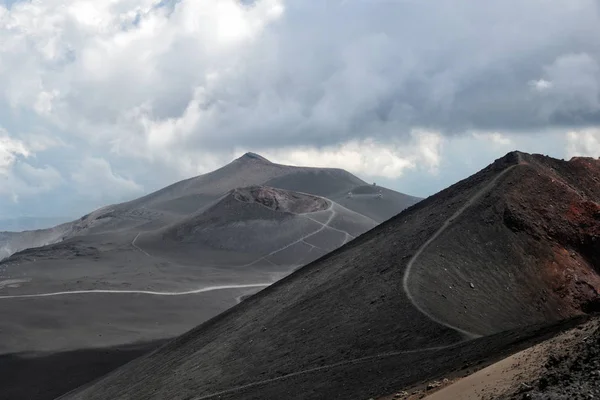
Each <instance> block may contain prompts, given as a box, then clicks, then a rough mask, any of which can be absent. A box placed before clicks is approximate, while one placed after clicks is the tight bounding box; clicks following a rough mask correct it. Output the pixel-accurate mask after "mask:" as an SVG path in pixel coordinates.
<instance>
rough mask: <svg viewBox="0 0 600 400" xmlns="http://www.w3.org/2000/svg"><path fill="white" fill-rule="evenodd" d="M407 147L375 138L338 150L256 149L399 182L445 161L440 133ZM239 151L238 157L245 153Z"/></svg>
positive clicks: (423, 135) (415, 138)
mask: <svg viewBox="0 0 600 400" xmlns="http://www.w3.org/2000/svg"><path fill="white" fill-rule="evenodd" d="M411 137H412V139H411V140H410V141H409V142H406V143H389V142H385V143H381V142H377V141H376V140H375V139H373V138H367V139H364V140H360V141H358V140H352V141H349V142H345V143H342V144H340V145H336V146H326V147H322V148H316V147H293V148H277V149H269V148H263V149H258V150H257V149H254V150H255V151H258V152H260V153H261V154H263V155H264V156H265V157H267V158H268V159H270V160H271V161H273V162H277V163H280V164H288V165H298V166H304V165H310V166H318V167H328V168H342V169H345V170H347V171H350V172H353V173H356V174H359V175H361V176H367V177H383V178H391V179H393V178H398V177H401V176H402V175H403V174H405V173H406V172H407V171H413V170H417V169H421V170H423V171H428V173H433V174H435V173H436V172H437V168H438V166H439V164H440V160H441V145H442V141H443V138H442V136H441V135H440V134H439V133H436V132H427V131H423V130H416V131H414V132H413V133H412V135H411ZM244 152H245V150H238V151H237V153H236V156H239V155H241V154H242V153H244Z"/></svg>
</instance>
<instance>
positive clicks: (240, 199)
mask: <svg viewBox="0 0 600 400" xmlns="http://www.w3.org/2000/svg"><path fill="white" fill-rule="evenodd" d="M307 177H308V178H307ZM274 179H281V180H284V181H285V182H286V185H287V186H288V187H289V189H287V188H277V187H274V183H273V180H274ZM311 179H313V180H314V185H312V186H311V185H310V182H311ZM363 185H366V183H365V182H364V181H362V180H360V179H358V178H357V177H355V176H354V175H352V174H350V173H348V172H346V171H343V170H338V169H323V168H304V167H290V166H285V165H279V164H275V163H271V162H269V161H268V160H266V159H264V158H262V157H260V156H257V155H255V154H246V155H244V156H242V157H240V158H239V159H237V160H235V161H233V162H232V163H230V164H228V165H226V166H224V167H223V168H220V169H218V170H216V171H214V172H211V173H208V174H205V175H202V176H199V177H195V178H191V179H188V180H185V181H182V182H178V183H176V184H173V185H171V186H169V187H166V188H164V189H162V190H159V191H157V192H155V193H151V194H149V195H147V196H144V197H142V198H140V199H137V200H133V201H130V202H127V203H123V204H116V205H111V206H107V207H103V208H101V209H99V210H96V211H94V212H92V213H90V214H88V215H86V216H84V217H82V218H80V219H79V220H76V221H73V222H71V223H67V224H63V225H60V226H58V227H56V228H54V229H50V230H40V231H34V232H24V233H18V234H13V233H7V234H3V235H1V236H2V237H3V238H4V239H5V240H4V242H3V244H4V245H5V246H6V247H7V252H8V253H13V252H15V251H17V250H21V251H18V252H16V253H15V254H12V256H10V257H8V258H6V259H4V260H2V261H1V262H0V309H1V310H2V315H3V318H2V320H1V321H0V355H7V354H10V355H11V356H10V357H8V358H5V359H6V360H9V361H10V362H11V363H13V366H12V367H10V366H7V367H6V368H12V371H13V375H20V374H25V375H27V365H28V362H31V363H33V364H32V365H39V363H41V365H47V364H46V363H44V362H43V360H42V359H40V357H42V356H38V354H37V352H43V354H44V355H43V357H52V355H53V354H57V353H60V352H66V351H73V350H82V351H85V350H86V349H90V348H107V349H108V348H119V347H120V346H123V345H128V344H131V343H137V342H153V341H156V340H162V339H166V338H173V337H175V336H177V335H179V334H181V333H183V332H185V331H187V330H189V329H191V328H192V327H194V326H195V325H197V324H198V323H201V322H203V321H205V320H207V319H208V318H210V317H212V316H214V315H217V314H218V313H220V312H222V311H224V310H226V309H228V308H229V307H231V306H233V305H235V304H237V303H238V302H239V301H241V299H243V298H246V297H248V296H249V295H251V294H253V293H255V292H256V291H258V290H260V288H262V287H264V286H266V285H269V284H271V283H273V282H275V281H277V280H278V279H280V278H281V277H283V276H285V275H287V274H289V273H290V272H291V271H293V270H294V269H296V268H298V267H300V266H301V265H303V264H306V263H308V262H310V261H312V260H314V259H317V258H319V257H320V256H322V255H324V254H326V253H327V252H329V251H331V250H334V249H336V248H337V247H339V246H341V245H343V244H344V243H346V242H348V241H350V240H352V239H354V237H356V236H359V235H360V234H362V233H364V232H365V231H367V230H369V229H371V228H372V227H374V226H376V225H377V224H378V223H379V222H381V221H382V219H377V217H376V216H377V212H376V211H373V213H371V214H370V215H371V216H370V217H367V216H364V215H362V214H361V213H359V212H356V210H352V209H351V208H348V207H344V206H342V205H340V204H338V203H337V202H336V201H335V200H332V199H331V198H329V197H324V196H329V195H331V196H332V197H333V196H334V195H335V194H337V193H338V192H340V193H347V192H349V191H352V190H353V188H355V187H358V186H363ZM292 189H294V190H292ZM300 189H301V190H300ZM301 192H302V193H301ZM394 193H395V192H394ZM397 195H398V196H400V197H399V198H401V199H404V198H403V197H402V196H401V195H400V194H397ZM407 198H408V197H407ZM408 199H409V200H408V201H406V202H405V201H404V200H402V201H397V202H395V203H394V204H395V206H396V207H397V209H396V210H397V212H400V211H401V210H402V209H404V208H405V207H407V206H408V205H410V204H412V203H413V202H414V201H416V199H414V198H408ZM381 200H382V199H375V198H374V199H371V207H370V208H372V209H373V210H377V208H378V205H379V204H380V201H381ZM384 200H386V199H384ZM0 240H2V238H0ZM40 245H43V246H42V247H35V246H40ZM247 285H253V286H251V287H247ZM256 285H260V286H256ZM223 286H225V287H226V288H224V287H223ZM214 287H217V288H219V287H220V289H217V290H212V291H207V292H202V293H195V292H194V291H197V290H202V289H210V288H214ZM74 291H79V292H81V293H78V294H73V293H72V292H74ZM89 291H94V292H89ZM102 291H112V292H109V293H106V292H102ZM190 292H192V293H190ZM182 293H183V294H182ZM185 293H188V294H185ZM40 295H43V296H42V297H35V296H40ZM45 295H50V296H45ZM19 296H21V297H19ZM23 296H26V297H23ZM32 353H36V354H32ZM59 358H60V357H59ZM126 358H127V357H117V358H116V360H118V362H125V361H127V360H126ZM15 360H21V361H23V360H25V361H26V362H25V361H23V362H17V361H15ZM36 360H37V361H36ZM6 362H8V361H6ZM36 363H37V364H36ZM111 365H113V366H114V364H111ZM69 368H72V369H76V370H77V371H74V372H77V373H74V374H73V376H77V377H86V378H85V379H90V378H95V377H96V376H95V375H94V371H91V370H90V371H88V373H79V371H80V370H82V369H84V368H83V367H82V366H81V364H77V365H75V364H72V365H71V366H70V367H67V366H66V365H65V366H64V371H65V373H66V374H67V373H68V370H69ZM28 379H29V381H30V382H31V385H33V386H36V387H38V388H39V393H50V392H53V391H52V390H50V391H46V390H45V389H44V385H48V384H50V383H51V382H50V381H49V380H44V379H42V378H41V375H36V377H30V378H28ZM81 379H83V378H81ZM14 381H15V382H17V381H19V380H14ZM84 382H86V380H79V381H77V382H75V380H74V381H73V382H72V384H73V385H75V386H78V385H79V384H82V383H84ZM17 389H18V388H17ZM55 389H56V388H55ZM11 393H14V392H11ZM53 393H56V391H54V392H53ZM7 396H8V398H10V396H9V395H7V394H6V392H4V391H3V388H2V387H1V385H0V399H4V398H7ZM24 396H25V394H24ZM40 396H41V397H39V399H45V398H47V397H43V396H42V395H40ZM25 397H26V396H25ZM26 398H27V397H26Z"/></svg>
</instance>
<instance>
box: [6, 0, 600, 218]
mask: <svg viewBox="0 0 600 400" xmlns="http://www.w3.org/2000/svg"><path fill="white" fill-rule="evenodd" d="M513 149H520V150H523V151H527V152H537V153H544V154H549V155H552V156H555V157H558V158H566V159H568V158H570V157H571V156H574V155H587V156H594V157H598V156H600V2H599V1H598V0H569V1H565V0H560V1H559V0H526V1H523V0H503V1H473V0H179V1H174V0H161V1H157V0H105V1H97V0H70V1H69V0H30V1H23V0H17V1H15V0H0V218H9V217H15V216H21V215H31V216H78V215H81V214H83V213H85V212H87V211H90V210H91V209H94V208H96V207H99V206H101V205H104V204H107V203H112V202H117V201H121V200H125V199H130V198H134V197H137V196H139V195H142V194H144V193H146V192H149V191H152V190H155V189H158V188H160V187H162V186H165V185H167V184H169V183H172V182H174V181H176V180H180V179H183V178H187V177H190V176H193V175H197V174H200V173H204V172H208V171H210V170H213V169H215V168H217V167H219V166H221V165H223V164H225V163H227V162H229V161H231V160H232V159H233V158H235V157H237V156H239V155H241V154H242V153H244V152H246V151H254V152H257V153H259V154H262V155H263V156H265V157H267V158H269V159H271V160H272V161H276V162H281V163H290V164H297V165H312V166H331V167H341V168H345V169H347V170H349V171H351V172H353V173H355V174H357V175H358V176H360V177H362V178H363V179H366V180H369V181H377V182H378V183H381V184H385V185H387V186H388V187H391V188H394V189H396V190H400V191H402V192H406V193H409V194H414V195H419V196H426V195H429V194H432V193H434V192H436V191H438V190H439V189H442V188H443V187H446V186H448V185H449V184H451V183H453V182H454V181H456V180H458V179H461V178H463V177H465V176H466V175H469V174H471V173H473V172H475V171H476V170H478V169H480V168H482V167H484V166H485V165H487V164H488V163H489V162H491V161H492V160H493V159H495V158H497V157H499V156H501V155H503V154H505V153H507V152H508V151H511V150H513Z"/></svg>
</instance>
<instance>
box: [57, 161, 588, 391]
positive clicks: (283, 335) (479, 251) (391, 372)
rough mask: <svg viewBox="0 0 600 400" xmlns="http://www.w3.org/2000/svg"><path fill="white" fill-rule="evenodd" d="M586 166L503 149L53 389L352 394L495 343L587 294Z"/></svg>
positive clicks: (485, 351) (445, 366)
mask: <svg viewBox="0 0 600 400" xmlns="http://www.w3.org/2000/svg"><path fill="white" fill-rule="evenodd" d="M598 176H600V161H598V160H592V159H575V160H572V161H570V162H563V161H558V160H552V159H549V158H546V157H542V156H530V155H526V154H522V153H517V152H513V153H510V154H508V155H507V156H505V157H503V158H502V159H499V160H497V161H496V162H495V163H493V164H492V165H490V166H488V167H487V168H485V169H484V170H482V171H481V172H479V173H477V174H475V175H474V176H472V177H470V178H468V179H466V180H464V181H461V182H459V183H457V184H455V185H453V186H452V187H450V188H448V189H446V190H444V191H442V192H440V193H438V194H437V195H435V196H432V197H430V198H428V199H426V200H424V201H422V202H420V203H418V204H417V205H415V206H413V207H411V208H409V209H407V210H405V211H404V212H402V213H401V214H399V215H398V216H396V217H394V218H392V219H391V220H389V221H387V222H386V223H384V224H382V225H380V226H378V227H377V228H375V229H373V230H371V231H369V232H368V233H366V234H364V235H362V236H361V237H359V238H358V239H357V240H354V241H352V242H351V243H349V244H347V245H345V246H343V247H342V248H340V249H338V250H336V251H334V252H332V253H329V254H328V255H326V256H325V257H322V258H321V259H319V260H317V261H315V262H313V263H311V264H310V265H307V266H305V267H303V268H301V269H300V270H298V271H296V272H295V273H293V274H292V275H290V276H288V277H286V278H284V279H282V280H281V281H279V282H278V283H276V284H274V285H272V286H270V287H268V288H266V289H264V290H262V291H261V292H259V293H258V294H256V295H254V296H252V297H251V298H249V299H248V300H246V301H244V302H243V303H241V304H239V305H238V306H236V307H234V308H232V309H230V310H228V311H227V312H225V313H223V314H221V315H219V316H218V317H215V318H213V319H212V320H210V321H208V322H206V323H204V324H202V325H200V326H199V327H197V328H195V329H194V330H192V331H190V332H188V333H186V334H185V335H183V336H181V337H180V338H178V339H177V340H174V341H172V342H171V343H169V344H168V345H167V346H165V347H163V348H161V349H159V350H158V351H156V352H154V353H152V354H150V355H148V356H144V357H142V358H140V359H138V360H136V361H134V362H132V363H130V364H129V365H127V366H125V367H123V368H121V369H119V370H117V371H115V372H113V373H112V374H110V375H108V376H107V377H105V378H104V379H102V380H100V381H98V382H96V383H94V384H92V385H90V386H88V387H85V388H82V389H81V390H79V391H76V392H73V393H71V394H69V395H67V396H65V397H64V398H65V399H125V398H127V399H162V398H171V399H195V400H202V399H216V398H219V399H280V398H287V399H322V398H331V399H355V398H368V397H370V396H374V395H377V394H386V392H385V391H386V390H388V389H389V390H397V389H398V388H402V387H406V386H409V385H411V384H414V383H416V382H418V381H419V380H422V379H427V378H430V377H432V376H435V375H439V374H442V373H444V372H445V371H448V370H451V369H456V368H457V367H459V366H460V365H461V364H462V363H470V362H474V361H476V360H478V359H482V357H483V358H485V357H490V356H493V355H494V354H496V355H498V354H500V353H502V352H508V351H510V349H511V348H513V347H514V346H516V343H517V342H519V341H522V340H524V338H531V337H533V336H536V335H539V334H540V332H541V331H540V330H538V329H537V328H531V329H529V328H527V329H525V328H524V327H525V326H529V325H532V324H535V323H541V324H547V323H549V322H551V321H556V320H559V319H561V318H564V317H567V316H572V315H577V314H581V313H582V310H581V308H579V307H583V308H585V306H586V304H588V303H589V302H590V301H594V299H596V298H597V292H596V282H597V279H598V276H597V270H598V268H599V265H598V247H597V229H598V225H599V224H598V218H599V215H598V212H597V210H598V202H599V200H600V199H599V196H598V194H599V193H600V192H599V190H600V184H599V182H598ZM550 206H552V207H550ZM545 213H547V214H546V216H547V218H542V219H539V218H540V217H543V216H544V214H545ZM556 218H558V219H557V220H555V219H556ZM557 249H558V250H560V251H557ZM563 249H566V250H567V251H568V253H566V254H565V255H566V256H567V257H568V258H571V260H565V258H564V257H563V254H564V253H563V252H562V251H563ZM553 262H554V263H553ZM580 287H586V288H588V287H589V288H590V289H589V290H587V289H585V290H580V289H579V288H580ZM542 297H543V298H542ZM535 299H539V300H541V301H532V300H535ZM505 306H506V308H507V309H508V312H509V313H510V315H509V314H508V313H507V311H506V310H505V309H504V307H505ZM515 328H516V330H513V331H512V332H509V333H500V332H502V331H506V330H510V329H515ZM482 335H485V337H483V338H480V339H476V340H473V339H474V338H476V337H478V336H482ZM511 346H512V347H511ZM392 388H393V389H392ZM388 393H389V392H388Z"/></svg>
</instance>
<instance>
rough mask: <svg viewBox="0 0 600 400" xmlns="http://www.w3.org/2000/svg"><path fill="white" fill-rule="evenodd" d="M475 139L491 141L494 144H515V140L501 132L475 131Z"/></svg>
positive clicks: (502, 145) (503, 145)
mask: <svg viewBox="0 0 600 400" xmlns="http://www.w3.org/2000/svg"><path fill="white" fill-rule="evenodd" d="M472 135H473V137H474V138H475V139H478V140H481V141H484V142H487V143H491V144H492V145H494V146H501V147H505V146H510V145H512V144H513V140H512V139H511V138H510V137H508V136H507V135H503V134H501V133H499V132H473V133H472Z"/></svg>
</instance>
